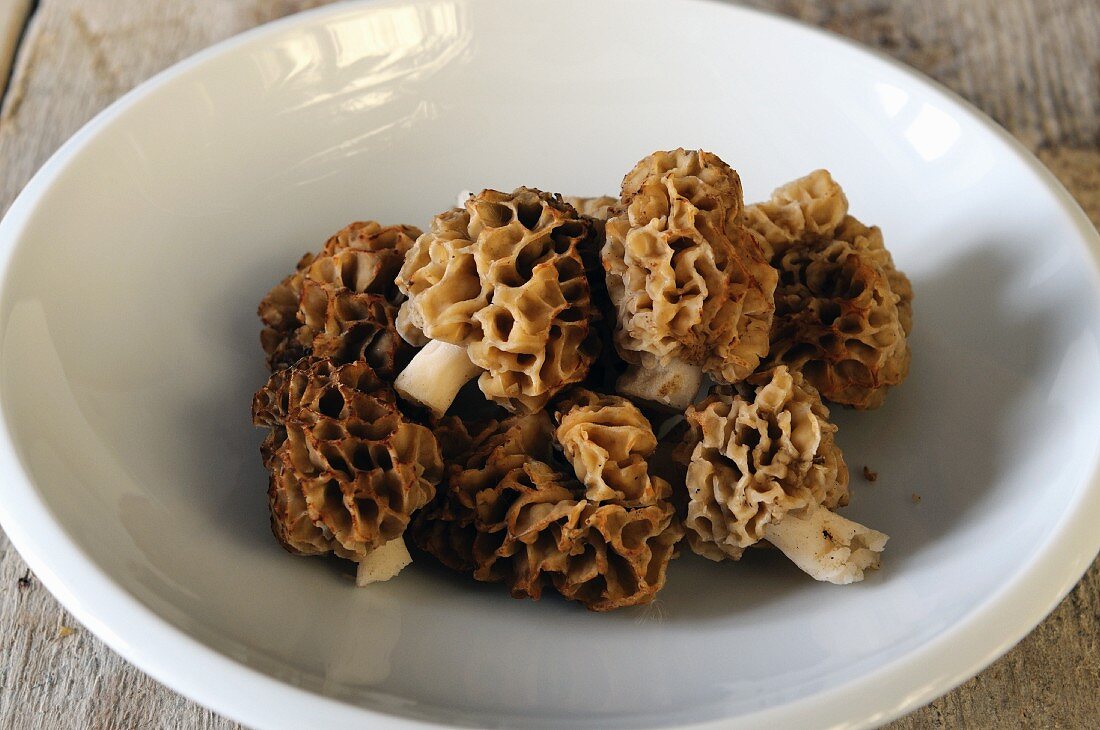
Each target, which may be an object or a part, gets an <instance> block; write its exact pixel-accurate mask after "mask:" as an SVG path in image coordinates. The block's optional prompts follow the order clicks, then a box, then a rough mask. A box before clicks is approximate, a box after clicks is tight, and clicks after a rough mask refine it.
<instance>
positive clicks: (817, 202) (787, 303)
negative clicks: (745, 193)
mask: <svg viewBox="0 0 1100 730" xmlns="http://www.w3.org/2000/svg"><path fill="white" fill-rule="evenodd" d="M745 218H746V221H747V222H748V224H749V225H750V226H751V227H752V228H753V229H754V230H755V231H756V232H757V233H758V234H759V236H760V237H761V238H762V239H763V240H764V241H765V242H766V244H765V245H766V246H767V248H768V249H769V251H770V255H771V263H772V265H773V266H774V267H775V268H776V269H777V270H778V271H779V285H778V287H777V288H776V291H775V307H776V311H775V319H774V321H773V323H772V334H771V351H770V352H769V354H768V358H767V360H766V362H765V364H764V367H770V366H771V365H775V364H778V363H782V364H785V365H788V366H789V367H791V368H793V369H798V370H801V371H802V372H803V374H804V375H805V376H806V379H807V380H809V381H810V382H811V383H813V385H814V386H815V387H816V388H817V389H818V391H820V393H821V396H822V397H823V398H825V399H827V400H830V401H833V402H834V403H840V404H843V405H848V406H852V407H854V408H859V409H864V408H875V407H878V406H880V405H882V403H883V401H884V400H885V398H886V391H887V389H888V388H890V387H892V386H894V385H897V384H899V383H901V382H902V381H903V380H904V379H905V377H906V375H907V374H908V372H909V359H910V351H909V345H908V340H907V338H908V335H909V331H910V329H911V328H912V304H911V302H912V299H913V290H912V288H911V286H910V285H909V280H908V279H907V278H906V277H905V274H903V273H901V272H900V271H898V270H897V269H896V268H895V266H894V261H893V259H892V258H891V256H890V253H889V251H887V250H886V248H885V246H884V245H883V240H882V231H880V230H879V229H878V227H868V226H865V225H864V224H862V223H860V222H859V221H858V220H856V219H855V218H853V217H852V216H850V215H848V200H847V198H846V197H845V195H844V192H843V191H842V190H841V189H840V186H839V185H837V184H836V182H835V181H834V180H833V179H832V177H831V176H830V175H829V173H828V172H826V171H825V170H817V171H815V172H813V173H811V174H810V175H808V176H806V177H804V178H800V179H798V180H795V181H793V182H791V183H788V184H787V185H784V186H783V187H781V188H779V189H778V190H776V191H775V192H774V193H773V194H772V198H771V200H769V201H767V202H765V203H759V204H757V205H752V206H749V208H748V209H747V210H746V213H745Z"/></svg>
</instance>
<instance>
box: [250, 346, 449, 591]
mask: <svg viewBox="0 0 1100 730" xmlns="http://www.w3.org/2000/svg"><path fill="white" fill-rule="evenodd" d="M253 420H254V421H255V423H256V425H258V426H265V427H267V428H269V429H270V433H269V435H268V437H267V438H266V439H265V441H264V445H263V447H262V454H263V456H264V463H265V466H267V468H268V470H269V471H270V473H271V477H270V486H269V490H268V497H269V501H270V505H271V525H272V531H273V532H274V533H275V536H276V537H277V538H278V539H279V542H280V543H282V544H283V546H284V547H286V549H287V550H289V551H290V552H293V553H298V554H304V555H318V554H324V553H329V552H332V553H335V554H336V555H339V556H340V557H343V558H348V559H351V560H355V561H357V562H361V563H362V562H363V561H365V560H366V559H367V558H368V557H370V556H371V555H372V554H373V553H374V552H375V551H377V550H378V549H379V548H381V547H382V546H384V545H386V544H387V543H389V542H391V541H400V540H401V538H402V535H403V534H404V532H405V528H406V526H407V525H408V523H409V519H410V517H411V515H412V514H413V513H414V512H415V511H416V510H417V509H419V508H420V507H422V506H423V505H425V504H426V503H427V502H428V501H429V500H430V499H431V498H432V496H433V495H434V494H435V484H436V483H437V482H438V481H439V480H440V479H441V478H442V476H443V461H442V456H441V454H440V450H439V445H438V444H437V442H436V439H435V436H434V435H433V434H432V432H431V431H430V430H429V429H427V428H425V427H424V426H421V425H419V424H415V423H410V422H409V421H408V420H406V419H405V417H404V416H403V415H402V414H401V412H400V411H399V410H398V409H397V402H396V397H395V395H394V392H393V390H392V389H391V388H390V387H389V386H388V385H386V384H385V383H384V382H383V381H382V380H381V379H380V378H379V377H378V376H377V375H376V374H375V373H374V371H373V370H372V369H371V368H370V366H369V365H367V364H366V363H365V362H363V361H357V362H354V363H350V364H346V365H335V364H334V363H333V362H332V361H331V360H329V359H327V358H316V357H309V358H303V359H302V360H299V361H298V362H297V363H295V364H294V365H291V366H290V367H289V368H287V369H284V370H280V371H276V372H275V373H274V374H273V375H272V376H271V378H270V380H268V382H267V384H266V385H265V386H264V387H263V388H261V389H260V391H259V392H258V393H257V394H256V397H255V399H254V400H253ZM395 550H396V551H397V553H396V554H394V551H395ZM402 551H403V548H395V547H393V546H391V547H390V549H389V550H388V551H387V554H390V555H391V556H392V557H400V553H401V552H402ZM378 569H379V566H378V565H377V564H372V567H371V568H370V570H371V571H377V570H378ZM368 572H369V571H368ZM383 572H384V571H383ZM386 577H388V576H386Z"/></svg>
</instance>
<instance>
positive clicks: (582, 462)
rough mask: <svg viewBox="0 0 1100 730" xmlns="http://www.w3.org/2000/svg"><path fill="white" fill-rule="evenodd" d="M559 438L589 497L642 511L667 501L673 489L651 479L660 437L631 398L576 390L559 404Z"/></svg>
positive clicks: (586, 496)
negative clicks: (641, 508)
mask: <svg viewBox="0 0 1100 730" xmlns="http://www.w3.org/2000/svg"><path fill="white" fill-rule="evenodd" d="M555 410H556V416H555V420H556V422H557V424H558V427H557V430H556V431H555V434H554V437H555V439H556V440H557V442H558V443H559V444H561V447H562V450H563V451H564V453H565V458H566V459H568V460H569V462H570V463H571V464H572V465H573V470H574V471H575V472H576V474H577V478H578V479H580V480H581V482H582V483H583V484H584V485H585V488H586V489H585V498H586V499H588V500H591V501H593V502H607V501H614V502H617V503H619V504H624V505H630V506H636V505H646V504H657V503H658V502H661V501H664V500H667V499H668V498H669V494H670V492H671V488H670V486H669V484H668V482H666V481H665V480H664V479H661V478H659V477H654V476H652V475H651V474H650V469H649V460H650V459H651V458H652V456H653V454H654V452H655V451H656V450H657V437H656V435H655V434H654V433H653V427H652V426H650V424H649V421H648V420H647V419H646V417H645V416H644V415H642V412H641V411H640V410H638V407H637V406H635V405H634V404H633V403H631V402H630V401H629V400H627V399H626V398H622V397H620V396H615V395H600V394H597V393H594V392H592V391H591V390H587V389H585V388H574V389H573V390H571V391H569V393H568V394H567V396H566V397H565V398H564V399H563V400H562V401H561V402H559V403H558V404H557V407H556V409H555Z"/></svg>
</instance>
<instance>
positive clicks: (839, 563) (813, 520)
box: [764, 507, 889, 585]
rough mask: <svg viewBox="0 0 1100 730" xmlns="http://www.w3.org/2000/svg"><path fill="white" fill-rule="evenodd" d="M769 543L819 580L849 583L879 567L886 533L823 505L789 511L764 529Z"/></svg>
mask: <svg viewBox="0 0 1100 730" xmlns="http://www.w3.org/2000/svg"><path fill="white" fill-rule="evenodd" d="M764 537H765V538H767V540H768V542H770V543H771V544H772V545H775V546H776V547H777V548H779V549H780V550H782V551H783V554H784V555H786V556H787V557H788V558H790V559H791V561H792V562H793V563H794V564H795V565H797V566H798V567H799V568H801V569H802V570H803V571H805V572H806V573H809V574H810V575H811V576H812V577H813V578H814V579H816V580H823V581H828V582H829V583H836V584H838V585H847V584H848V583H855V582H856V581H861V580H863V571H865V570H870V569H872V568H877V567H878V565H879V554H880V553H881V552H882V550H883V548H885V547H886V541H887V540H888V539H889V538H888V537H887V536H886V535H884V534H882V533H881V532H878V531H877V530H872V529H871V528H869V527H864V526H863V525H861V524H859V523H858V522H852V521H851V520H849V519H846V518H844V517H841V516H840V515H838V514H837V513H835V512H830V511H829V510H827V509H825V508H824V507H811V508H810V509H809V510H807V511H802V512H796V513H791V512H788V513H787V514H786V515H784V516H783V519H781V520H779V521H778V522H775V523H771V524H769V525H768V526H767V527H766V528H765V529H764Z"/></svg>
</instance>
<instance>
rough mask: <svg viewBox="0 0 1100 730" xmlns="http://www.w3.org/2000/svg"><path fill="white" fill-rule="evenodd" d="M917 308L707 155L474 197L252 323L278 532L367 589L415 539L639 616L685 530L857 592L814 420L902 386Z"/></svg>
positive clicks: (794, 204) (812, 206) (864, 232)
mask: <svg viewBox="0 0 1100 730" xmlns="http://www.w3.org/2000/svg"><path fill="white" fill-rule="evenodd" d="M911 300H912V290H911V288H910V286H909V281H908V279H906V277H905V275H904V274H902V273H901V272H899V271H898V270H897V269H896V268H895V267H894V263H893V260H892V259H891V256H890V253H889V252H888V251H887V250H886V248H885V247H884V246H883V240H882V233H881V231H880V230H879V229H878V228H877V227H873V226H872V227H868V226H866V225H864V224H863V223H861V222H860V221H858V220H856V219H855V218H853V217H852V216H850V215H848V201H847V198H846V197H845V195H844V192H843V191H842V190H841V188H840V186H839V185H837V183H836V182H835V181H834V180H833V179H832V177H831V176H830V175H829V173H828V172H826V171H824V170H818V171H816V172H813V173H811V174H809V175H807V176H806V177H803V178H801V179H798V180H795V181H793V182H791V183H788V184H787V185H784V186H783V187H781V188H779V189H778V190H776V191H775V192H774V193H773V194H772V197H771V199H770V200H768V201H765V202H763V203H758V204H756V205H751V206H748V207H747V208H746V207H745V205H744V202H743V194H742V188H741V180H740V178H739V177H738V174H737V172H736V171H734V170H733V169H731V168H730V167H729V166H728V165H727V164H726V163H724V162H723V161H722V160H720V159H719V158H718V157H717V156H715V155H713V154H711V153H708V152H703V151H689V150H683V149H677V150H673V151H671V152H655V153H653V154H652V155H650V156H648V157H646V158H645V159H643V160H642V161H641V162H639V163H638V164H637V166H635V167H634V169H633V170H631V171H630V172H629V173H628V174H627V175H626V177H625V178H624V179H623V183H622V190H621V193H620V195H619V197H618V198H613V197H601V198H573V197H563V196H561V195H557V194H550V193H545V192H542V191H539V190H535V189H532V188H518V189H516V190H514V191H512V192H510V193H504V192H499V191H496V190H484V191H482V192H481V193H479V194H476V195H464V196H462V199H461V200H460V205H459V206H458V207H455V208H452V209H451V210H447V211H445V212H443V213H440V214H439V215H437V216H436V217H435V218H434V219H433V220H432V222H431V225H430V227H429V229H428V231H427V232H421V231H420V230H418V229H417V228H414V227H412V226H382V225H379V224H378V223H374V222H366V223H353V224H351V225H350V226H348V227H347V228H345V229H343V230H342V231H340V232H338V233H337V234H336V235H334V236H333V237H332V238H330V239H329V240H328V241H327V242H326V243H325V245H324V247H323V248H322V249H321V251H320V252H319V253H317V254H306V255H305V256H304V257H302V259H301V260H300V261H299V262H298V266H297V268H296V270H295V271H294V273H292V274H291V275H290V276H288V277H287V278H286V279H284V280H283V281H282V282H280V283H279V284H278V286H276V287H275V288H274V289H272V290H271V292H270V293H269V294H268V295H267V296H266V297H265V298H264V300H263V302H262V303H261V304H260V310H259V313H260V317H261V319H262V320H263V325H264V328H263V332H262V335H261V342H262V344H263V348H264V351H265V353H266V355H267V361H268V365H269V367H270V368H271V370H272V375H271V378H270V380H268V382H267V384H266V385H264V387H263V388H262V389H260V391H259V392H258V393H257V394H256V397H255V400H254V403H253V408H252V413H253V419H254V421H255V423H256V424H257V425H259V426H263V427H266V428H267V429H268V431H269V432H268V435H267V437H266V438H265V440H264V442H263V446H262V448H261V453H262V456H263V461H264V465H265V466H266V468H267V470H268V471H269V473H270V483H269V488H268V499H269V504H270V507H271V524H272V529H273V531H274V533H275V536H276V537H277V538H278V540H279V542H280V543H282V545H283V546H284V547H285V548H286V549H287V550H289V551H290V552H292V553H295V554H298V555H329V554H333V555H336V556H338V557H340V558H344V559H347V560H351V561H354V562H356V563H357V564H358V582H359V583H360V584H361V585H362V584H366V583H370V582H373V581H377V580H386V579H388V578H391V577H393V576H394V575H396V574H397V573H398V572H399V571H400V570H401V569H402V568H403V567H405V566H406V565H408V564H409V563H410V562H411V560H412V558H411V556H410V553H409V550H408V545H412V546H414V549H415V550H416V551H418V553H423V554H425V555H429V556H433V557H434V558H435V559H436V560H438V561H439V562H440V563H442V564H443V565H445V566H447V567H448V568H451V569H454V570H457V571H460V572H463V573H467V574H469V575H472V576H473V578H474V579H476V580H481V581H492V582H501V583H504V584H505V585H507V586H508V587H509V589H510V591H511V593H512V595H513V596H515V597H529V598H539V596H540V595H541V594H542V592H543V590H544V589H547V588H551V589H553V590H554V591H556V592H557V593H558V594H560V595H561V596H563V597H565V598H567V599H570V600H575V601H578V602H580V603H582V604H583V605H584V606H586V607H587V608H589V609H592V610H596V611H606V610H610V609H613V608H619V607H623V606H632V605H638V604H644V603H647V602H649V601H651V600H652V599H653V597H654V596H655V595H656V593H657V592H658V591H659V590H660V589H661V587H662V586H663V585H664V582H665V575H666V569H667V566H668V563H669V561H670V560H671V559H672V558H673V557H674V556H675V555H676V554H677V553H678V551H679V549H680V547H681V539H684V538H686V541H685V542H686V546H687V547H688V548H690V549H691V550H692V551H693V552H695V553H697V554H699V555H702V556H703V557H706V558H709V559H711V560H727V559H732V560H737V559H739V558H740V557H741V555H742V554H743V552H744V551H745V549H746V548H748V547H752V546H757V545H761V546H762V545H772V546H774V547H775V548H778V549H779V550H780V551H782V553H783V554H784V555H786V556H787V557H788V558H789V559H790V560H791V561H792V562H793V563H794V564H795V565H796V566H798V567H799V568H800V569H801V570H803V571H805V572H806V573H808V574H809V575H810V576H812V577H813V578H815V579H817V580H822V581H829V582H831V583H839V584H845V583H852V582H854V581H859V580H862V579H863V576H864V571H866V570H868V569H871V568H876V567H878V565H879V557H880V554H881V552H882V550H883V548H884V546H885V544H886V540H887V537H886V535H884V534H883V533H881V532H878V531H877V530H874V529H871V528H869V527H865V526H864V525H861V524H858V523H856V522H853V521H852V520H849V519H846V518H845V517H843V516H841V515H840V514H838V513H837V511H836V510H837V509H838V508H840V507H843V506H844V505H846V504H847V503H848V496H849V491H848V468H847V466H846V465H845V462H844V457H843V455H842V454H841V452H840V448H839V447H838V446H837V444H836V441H835V434H836V430H837V428H836V426H835V425H833V424H832V423H831V422H830V421H829V409H828V408H827V407H826V406H825V401H830V402H832V403H838V404H841V405H845V406H850V407H852V408H856V409H867V408H875V407H877V406H880V405H881V404H882V403H883V400H884V398H885V396H886V391H887V390H888V389H889V388H890V387H891V386H894V385H897V384H898V383H900V382H901V381H902V380H903V379H904V378H905V376H906V374H907V372H908V367H909V348H908V344H907V337H908V334H909V330H910V327H911V323H912V317H911ZM475 380H476V383H475ZM655 423H656V424H658V425H659V427H660V433H661V434H662V436H661V437H659V436H658V435H657V433H656V432H655V429H654V424H655Z"/></svg>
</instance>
